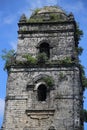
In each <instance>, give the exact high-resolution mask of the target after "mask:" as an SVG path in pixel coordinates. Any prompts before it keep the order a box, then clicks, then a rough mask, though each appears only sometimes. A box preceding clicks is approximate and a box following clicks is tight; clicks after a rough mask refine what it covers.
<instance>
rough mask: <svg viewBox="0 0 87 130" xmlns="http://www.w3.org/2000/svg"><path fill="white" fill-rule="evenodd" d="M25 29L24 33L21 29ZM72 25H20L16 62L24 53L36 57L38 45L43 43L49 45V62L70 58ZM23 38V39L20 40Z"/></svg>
mask: <svg viewBox="0 0 87 130" xmlns="http://www.w3.org/2000/svg"><path fill="white" fill-rule="evenodd" d="M24 27H26V31H25V30H24V31H23V28H24ZM74 30H75V27H74V23H72V22H71V23H67V22H66V23H61V24H58V23H51V24H49V23H46V24H36V25H34V24H29V25H26V24H25V25H20V27H19V40H18V50H17V60H22V59H23V58H22V56H23V55H25V54H26V53H28V54H31V55H32V56H34V57H35V56H36V55H37V54H38V52H39V48H37V47H38V46H39V44H40V43H41V42H43V41H46V42H48V44H49V45H50V47H51V48H50V60H59V59H63V58H64V57H70V56H71V55H72V54H74V53H75V39H74ZM21 37H24V38H21Z"/></svg>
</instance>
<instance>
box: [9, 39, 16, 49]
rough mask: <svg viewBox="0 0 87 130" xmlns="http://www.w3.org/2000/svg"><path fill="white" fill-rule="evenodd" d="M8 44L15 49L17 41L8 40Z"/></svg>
mask: <svg viewBox="0 0 87 130" xmlns="http://www.w3.org/2000/svg"><path fill="white" fill-rule="evenodd" d="M10 45H11V47H12V49H14V50H16V49H17V41H14V42H10Z"/></svg>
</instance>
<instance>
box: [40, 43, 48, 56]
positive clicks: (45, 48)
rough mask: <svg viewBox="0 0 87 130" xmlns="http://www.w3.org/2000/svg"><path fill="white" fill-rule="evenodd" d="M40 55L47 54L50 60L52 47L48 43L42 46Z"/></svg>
mask: <svg viewBox="0 0 87 130" xmlns="http://www.w3.org/2000/svg"><path fill="white" fill-rule="evenodd" d="M40 53H46V55H47V57H48V58H50V46H49V44H48V43H45V42H44V43H42V44H40Z"/></svg>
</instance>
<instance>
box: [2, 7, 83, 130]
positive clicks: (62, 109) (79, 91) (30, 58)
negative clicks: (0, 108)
mask: <svg viewBox="0 0 87 130" xmlns="http://www.w3.org/2000/svg"><path fill="white" fill-rule="evenodd" d="M18 27H19V28H18V45H17V52H16V56H15V58H14V60H12V59H11V60H12V62H11V65H10V66H9V68H8V73H9V74H8V81H7V94H6V100H5V114H4V121H3V126H2V130H83V119H82V116H81V112H82V109H83V98H82V97H83V87H82V83H81V76H80V75H81V74H80V68H79V66H78V54H77V51H76V49H75V48H76V47H78V42H77V40H76V21H75V19H74V16H73V14H72V13H70V14H69V15H67V14H66V12H65V11H64V10H62V9H61V8H60V7H56V6H45V7H43V8H40V9H36V10H35V11H34V12H33V13H32V15H31V16H30V18H29V19H28V18H27V17H26V16H25V15H24V14H23V15H22V16H21V18H20V20H19V23H18Z"/></svg>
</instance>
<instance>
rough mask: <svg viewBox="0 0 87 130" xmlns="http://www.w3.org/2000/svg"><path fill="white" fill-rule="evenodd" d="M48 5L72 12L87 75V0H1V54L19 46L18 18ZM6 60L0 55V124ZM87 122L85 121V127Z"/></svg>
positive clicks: (86, 101)
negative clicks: (78, 29)
mask: <svg viewBox="0 0 87 130" xmlns="http://www.w3.org/2000/svg"><path fill="white" fill-rule="evenodd" d="M46 5H59V6H61V7H62V8H63V9H64V10H66V11H67V13H70V12H72V13H73V14H74V17H75V19H76V21H77V22H78V23H79V26H80V28H81V29H82V30H83V32H84V36H83V38H82V40H81V41H80V46H82V47H83V48H84V52H83V54H82V56H81V57H80V59H81V63H82V64H83V65H84V67H85V73H86V76H87V0H0V55H1V54H2V50H3V49H5V48H6V49H7V50H9V49H16V47H17V37H18V35H17V30H18V26H17V23H18V20H19V18H20V16H21V15H22V14H23V13H25V14H26V16H27V17H29V16H30V14H31V13H32V10H34V9H35V8H39V7H43V6H46ZM3 67H4V61H3V60H2V59H1V57H0V126H1V123H2V118H3V113H4V112H3V111H4V99H5V96H6V80H7V74H6V72H5V71H4V70H3ZM84 95H85V97H86V98H85V99H84V108H85V109H87V90H86V91H85V93H84ZM84 130H87V124H86V123H85V129H84Z"/></svg>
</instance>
